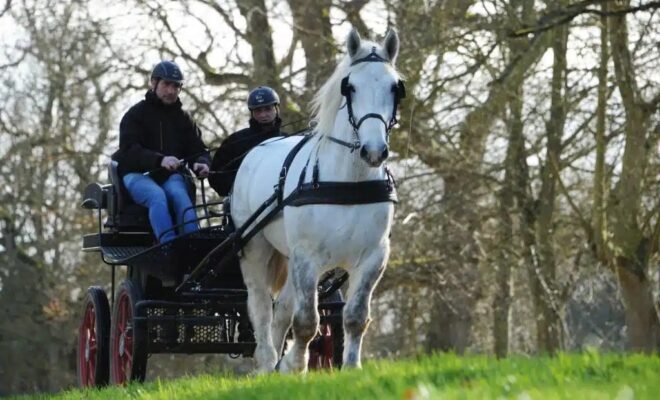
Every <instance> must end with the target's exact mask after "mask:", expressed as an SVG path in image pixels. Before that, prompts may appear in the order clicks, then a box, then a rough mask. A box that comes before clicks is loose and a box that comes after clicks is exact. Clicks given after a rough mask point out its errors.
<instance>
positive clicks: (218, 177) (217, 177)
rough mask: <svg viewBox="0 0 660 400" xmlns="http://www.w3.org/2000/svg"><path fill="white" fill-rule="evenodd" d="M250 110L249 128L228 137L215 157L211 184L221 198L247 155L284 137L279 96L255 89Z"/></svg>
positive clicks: (268, 88)
mask: <svg viewBox="0 0 660 400" xmlns="http://www.w3.org/2000/svg"><path fill="white" fill-rule="evenodd" d="M247 106H248V110H249V111H250V121H249V125H250V126H249V127H247V128H245V129H241V130H239V131H237V132H234V133H232V134H231V135H229V137H228V138H227V139H225V140H224V141H223V142H222V144H221V145H220V148H219V149H218V150H217V151H216V153H215V155H214V156H213V164H212V165H211V169H212V170H213V173H212V174H211V176H209V184H210V185H211V187H212V188H213V189H214V190H215V191H216V192H217V193H218V194H219V195H221V196H228V195H229V192H230V191H231V188H232V185H233V184H234V180H235V179H236V173H237V172H238V167H239V166H240V165H241V162H242V161H243V159H244V158H245V156H246V155H247V153H248V152H249V151H250V150H251V149H252V148H254V147H255V146H257V145H258V144H259V143H261V142H263V141H264V140H267V139H270V138H273V137H276V136H282V135H283V133H281V132H280V126H281V125H282V119H281V118H280V115H279V114H280V109H279V106H280V97H279V96H278V95H277V92H275V90H273V89H271V88H270V87H268V86H259V87H257V88H255V89H253V90H252V91H251V92H250V94H249V95H248V99H247Z"/></svg>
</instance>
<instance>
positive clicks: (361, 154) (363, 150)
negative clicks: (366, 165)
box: [360, 146, 367, 158]
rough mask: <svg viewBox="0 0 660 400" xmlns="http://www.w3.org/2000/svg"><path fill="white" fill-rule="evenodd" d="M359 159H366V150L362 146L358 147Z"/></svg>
mask: <svg viewBox="0 0 660 400" xmlns="http://www.w3.org/2000/svg"><path fill="white" fill-rule="evenodd" d="M360 157H362V158H366V157H367V149H366V148H365V147H364V146H362V147H360Z"/></svg>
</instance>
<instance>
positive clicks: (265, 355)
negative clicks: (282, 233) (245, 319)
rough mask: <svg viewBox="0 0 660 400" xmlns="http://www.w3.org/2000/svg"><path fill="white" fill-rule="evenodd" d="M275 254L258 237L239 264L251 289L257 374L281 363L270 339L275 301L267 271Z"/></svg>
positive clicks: (249, 313)
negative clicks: (278, 362)
mask: <svg viewBox="0 0 660 400" xmlns="http://www.w3.org/2000/svg"><path fill="white" fill-rule="evenodd" d="M272 251H273V250H272V248H271V247H270V245H269V244H268V243H267V242H266V240H265V239H263V237H260V235H258V236H255V237H254V238H253V239H252V241H251V242H250V243H249V244H248V246H246V248H245V252H244V256H243V257H242V258H241V261H240V264H241V273H242V274H243V281H244V282H245V287H246V288H247V290H248V300H247V306H248V315H249V317H250V322H251V323H252V330H253V331H254V338H255V341H256V343H257V346H256V348H255V350H254V359H255V361H256V363H257V370H256V372H257V373H264V372H270V371H273V370H274V369H275V364H276V363H277V360H278V354H277V352H276V351H275V347H274V346H273V339H272V336H271V325H272V321H273V301H272V298H271V293H270V283H269V282H268V278H267V277H268V274H267V273H266V272H265V271H264V268H265V265H266V262H267V261H268V259H269V258H270V255H271V253H272Z"/></svg>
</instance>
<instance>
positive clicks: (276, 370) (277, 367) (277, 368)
mask: <svg viewBox="0 0 660 400" xmlns="http://www.w3.org/2000/svg"><path fill="white" fill-rule="evenodd" d="M281 363H282V359H281V358H280V359H279V360H277V364H275V369H274V371H275V372H280V364H281Z"/></svg>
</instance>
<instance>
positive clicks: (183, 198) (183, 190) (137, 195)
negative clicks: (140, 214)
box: [124, 173, 199, 243]
mask: <svg viewBox="0 0 660 400" xmlns="http://www.w3.org/2000/svg"><path fill="white" fill-rule="evenodd" d="M124 186H126V189H127V190H128V193H130V195H131V197H132V198H133V201H134V202H135V203H137V204H139V205H141V206H144V207H146V208H148V209H149V222H151V227H152V228H153V230H154V234H155V235H156V238H158V240H159V241H160V242H161V243H165V242H169V241H170V240H172V239H174V238H175V237H176V233H175V232H174V231H173V230H171V229H172V226H174V224H173V223H172V216H171V215H170V208H169V205H168V203H169V204H171V205H172V208H173V209H174V214H175V215H176V221H177V225H179V226H178V230H179V233H189V232H195V231H197V230H198V229H199V226H198V225H197V215H196V214H195V210H194V209H192V208H189V207H192V201H191V200H190V196H189V195H188V188H187V186H186V181H185V178H184V177H183V175H181V174H173V175H171V176H170V177H169V178H168V179H167V180H166V181H165V182H164V183H163V185H162V186H159V185H158V184H157V183H156V182H155V181H154V180H153V179H151V177H149V176H146V175H143V174H140V173H129V174H126V175H125V176H124ZM186 209H188V210H187V211H186ZM189 221H191V222H189ZM184 222H186V224H185V225H183V229H182V228H181V224H183V223H184ZM168 230H169V231H168ZM182 230H183V232H181V231H182ZM166 231H167V232H166ZM161 235H163V236H162V237H161Z"/></svg>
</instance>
